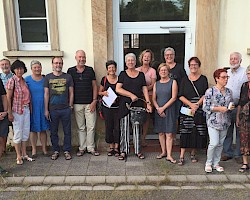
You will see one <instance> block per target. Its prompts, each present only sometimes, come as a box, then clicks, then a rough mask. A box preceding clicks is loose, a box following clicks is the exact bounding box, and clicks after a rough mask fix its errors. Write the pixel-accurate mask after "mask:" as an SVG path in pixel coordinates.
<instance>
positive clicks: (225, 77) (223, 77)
mask: <svg viewBox="0 0 250 200" xmlns="http://www.w3.org/2000/svg"><path fill="white" fill-rule="evenodd" d="M219 78H222V79H229V78H230V76H220V77H219Z"/></svg>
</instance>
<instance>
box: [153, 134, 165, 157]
mask: <svg viewBox="0 0 250 200" xmlns="http://www.w3.org/2000/svg"><path fill="white" fill-rule="evenodd" d="M159 141H160V145H161V154H160V155H158V156H157V157H156V158H157V159H161V158H163V157H165V156H166V155H167V149H166V143H167V142H166V135H165V133H159Z"/></svg>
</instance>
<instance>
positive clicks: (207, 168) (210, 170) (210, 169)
mask: <svg viewBox="0 0 250 200" xmlns="http://www.w3.org/2000/svg"><path fill="white" fill-rule="evenodd" d="M212 171H213V169H212V166H211V165H206V166H205V172H207V173H211V172H212Z"/></svg>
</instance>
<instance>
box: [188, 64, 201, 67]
mask: <svg viewBox="0 0 250 200" xmlns="http://www.w3.org/2000/svg"><path fill="white" fill-rule="evenodd" d="M198 66H199V65H198V64H197V63H196V64H190V65H189V67H198Z"/></svg>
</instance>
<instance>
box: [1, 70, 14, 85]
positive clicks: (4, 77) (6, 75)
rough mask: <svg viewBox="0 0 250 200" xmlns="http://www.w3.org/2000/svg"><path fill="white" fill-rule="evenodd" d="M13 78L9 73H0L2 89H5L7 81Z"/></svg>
mask: <svg viewBox="0 0 250 200" xmlns="http://www.w3.org/2000/svg"><path fill="white" fill-rule="evenodd" d="M12 76H13V74H12V73H11V72H10V73H9V74H5V73H1V75H0V78H1V79H2V82H3V85H4V88H5V89H6V84H7V82H8V80H9V79H10V78H11V77H12Z"/></svg>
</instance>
